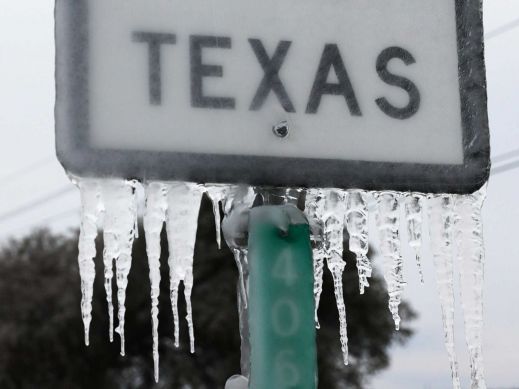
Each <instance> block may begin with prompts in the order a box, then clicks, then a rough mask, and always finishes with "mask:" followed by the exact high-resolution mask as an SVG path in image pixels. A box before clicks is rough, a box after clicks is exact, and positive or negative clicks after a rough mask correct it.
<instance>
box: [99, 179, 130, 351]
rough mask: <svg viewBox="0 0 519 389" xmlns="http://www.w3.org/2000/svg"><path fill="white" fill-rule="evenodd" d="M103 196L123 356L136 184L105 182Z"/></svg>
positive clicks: (108, 259) (120, 181)
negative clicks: (113, 267)
mask: <svg viewBox="0 0 519 389" xmlns="http://www.w3.org/2000/svg"><path fill="white" fill-rule="evenodd" d="M102 193H103V200H104V203H105V210H106V216H105V226H104V233H105V236H108V237H109V239H110V246H111V248H110V249H109V250H107V251H108V258H107V261H110V265H111V262H112V259H115V276H116V283H117V304H118V312H117V318H118V319H119V323H118V325H117V328H116V329H115V331H116V332H117V333H118V334H119V335H120V337H121V355H123V356H124V355H125V338H124V322H125V314H126V306H125V302H126V288H127V286H128V275H129V274H130V268H131V266H132V248H133V241H134V239H135V235H136V229H135V228H136V225H137V201H136V196H135V182H132V181H123V180H110V181H104V182H103V183H102ZM105 245H106V242H105ZM106 247H107V246H105V248H106ZM114 254H115V255H114ZM110 288H111V282H110ZM112 309H113V308H112Z"/></svg>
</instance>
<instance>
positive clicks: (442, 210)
mask: <svg viewBox="0 0 519 389" xmlns="http://www.w3.org/2000/svg"><path fill="white" fill-rule="evenodd" d="M428 205H429V224H430V227H429V234H430V237H431V251H432V254H433V260H434V267H435V270H436V283H437V285H438V293H439V296H440V303H441V309H442V319H443V328H444V337H445V346H446V348H447V353H448V355H449V361H450V365H451V372H452V384H453V387H454V389H460V388H461V384H460V378H459V372H458V361H457V358H456V351H455V344H454V279H453V277H454V276H453V274H454V262H453V257H454V252H453V247H452V245H453V241H452V232H453V231H452V230H453V222H454V214H453V200H452V196H450V195H431V196H430V197H429V201H428Z"/></svg>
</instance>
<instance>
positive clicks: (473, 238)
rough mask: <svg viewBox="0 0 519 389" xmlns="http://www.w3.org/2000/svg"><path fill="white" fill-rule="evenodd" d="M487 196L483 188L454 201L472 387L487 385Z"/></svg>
mask: <svg viewBox="0 0 519 389" xmlns="http://www.w3.org/2000/svg"><path fill="white" fill-rule="evenodd" d="M485 196H486V193H485V190H484V189H482V190H480V191H479V192H476V193H474V194H473V195H470V196H457V197H456V203H455V204H456V208H455V209H456V216H455V231H456V242H457V248H458V262H459V266H460V286H461V297H462V308H463V316H464V321H465V338H466V342H467V346H468V350H469V356H470V370H471V374H470V377H471V388H472V389H485V388H486V383H485V373H484V367H483V353H482V341H483V334H482V331H483V279H484V261H485V249H484V243H483V221H482V217H481V207H482V205H483V201H484V199H485Z"/></svg>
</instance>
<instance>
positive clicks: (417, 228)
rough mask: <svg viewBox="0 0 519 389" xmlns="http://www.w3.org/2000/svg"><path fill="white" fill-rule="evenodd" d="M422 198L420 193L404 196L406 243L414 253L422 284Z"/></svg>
mask: <svg viewBox="0 0 519 389" xmlns="http://www.w3.org/2000/svg"><path fill="white" fill-rule="evenodd" d="M423 200H424V196H423V194H421V193H407V194H406V196H405V198H404V210H405V221H406V224H407V236H408V243H409V246H410V247H411V248H412V249H413V251H414V253H415V258H416V265H417V267H418V273H419V274H420V281H421V283H422V284H423V283H424V276H423V270H422V261H421V249H422V225H423V216H422V211H423Z"/></svg>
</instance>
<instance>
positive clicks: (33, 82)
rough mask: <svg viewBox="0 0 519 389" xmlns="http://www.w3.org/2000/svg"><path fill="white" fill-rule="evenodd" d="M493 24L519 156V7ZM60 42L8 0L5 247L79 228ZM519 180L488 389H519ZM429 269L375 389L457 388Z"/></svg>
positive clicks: (495, 129) (495, 180)
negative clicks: (60, 145) (62, 109)
mask: <svg viewBox="0 0 519 389" xmlns="http://www.w3.org/2000/svg"><path fill="white" fill-rule="evenodd" d="M388 1H390V0H388ZM417 1H418V0H417ZM422 1H425V0H422ZM514 22H516V23H514ZM485 24H486V30H487V32H492V31H497V32H498V33H499V34H493V37H492V39H489V40H488V42H487V47H486V56H487V58H486V60H487V71H488V92H489V114H490V128H491V136H492V153H493V156H494V157H495V156H499V155H502V154H504V153H508V152H510V151H514V150H516V149H519V109H518V102H519V89H518V86H519V72H518V69H519V1H517V0H491V1H486V2H485ZM503 26H509V27H507V28H504V29H503V28H502V27H503ZM53 39H54V38H53V2H52V1H50V0H16V1H12V0H11V1H6V0H0V131H1V137H0V179H2V180H1V183H0V241H4V240H5V239H6V238H7V237H9V236H11V235H20V234H23V233H25V232H27V231H28V230H29V229H30V228H32V227H34V226H37V225H43V224H51V225H52V226H54V227H55V228H59V229H62V228H65V227H67V226H73V227H77V225H78V200H79V199H78V198H79V196H78V193H77V192H76V191H75V190H70V191H67V188H72V186H71V184H70V183H69V181H68V179H67V177H66V175H65V173H64V171H63V170H62V168H61V167H60V166H59V164H58V163H57V161H56V159H55V157H54V120H53V105H54V79H53V75H54V46H53ZM513 161H519V153H518V155H517V156H516V157H510V158H507V159H506V160H504V161H503V162H500V163H496V166H501V165H504V164H506V163H508V162H513ZM518 177H519V168H518V169H515V170H510V171H508V172H505V173H502V174H499V175H496V176H494V177H492V179H491V182H490V185H489V189H488V200H487V202H486V204H485V208H484V219H485V240H486V245H487V267H486V281H485V289H486V294H485V296H486V297H485V304H486V322H485V349H484V352H485V359H486V370H487V378H488V384H489V387H490V388H519V372H518V367H519V293H518V291H517V290H518V288H517V285H518V281H517V280H518V277H519V246H518V245H517V241H518V235H519V234H518V230H517V220H518V219H519V207H518V206H517V201H518V200H517V197H518V195H517V193H516V191H517V189H518V187H519V185H518V184H517V179H518ZM47 198H53V200H52V201H45V200H46V199H47ZM28 206H29V207H28ZM31 206H32V207H31ZM22 210H24V211H23V212H22ZM407 254H409V253H407ZM71 260H72V259H71ZM424 262H425V274H426V285H425V286H420V285H419V283H418V276H417V272H416V268H415V266H414V264H413V263H412V262H411V261H408V264H409V265H408V267H407V271H406V276H407V280H408V282H409V286H408V288H407V289H406V292H405V298H407V299H408V300H410V301H411V303H412V305H413V306H414V307H415V308H416V309H417V311H418V312H419V314H420V318H419V319H418V321H417V322H416V325H415V326H416V329H417V333H416V336H415V337H414V338H413V339H412V341H411V342H410V344H409V345H408V346H406V347H405V348H398V347H397V348H395V349H394V351H393V353H392V366H391V368H390V369H389V370H387V371H386V372H384V373H383V374H381V375H380V376H378V377H377V378H376V379H375V380H374V381H373V385H372V386H373V387H374V388H382V389H401V388H435V389H436V388H449V387H450V372H449V364H448V360H447V355H446V352H445V348H444V345H443V334H442V324H441V315H440V308H439V304H438V298H437V295H436V287H435V284H434V279H433V269H432V265H431V260H430V256H429V254H428V253H426V256H425V258H424ZM0 282H1V280H0ZM78 288H79V283H78ZM459 312H460V311H459V306H458V310H457V319H458V323H457V324H458V325H457V334H456V336H457V348H458V355H459V360H460V365H461V368H462V372H463V386H464V387H468V361H467V357H466V348H465V346H464V341H463V332H462V326H461V318H460V315H459ZM78 314H79V312H78ZM78 336H79V334H78Z"/></svg>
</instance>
